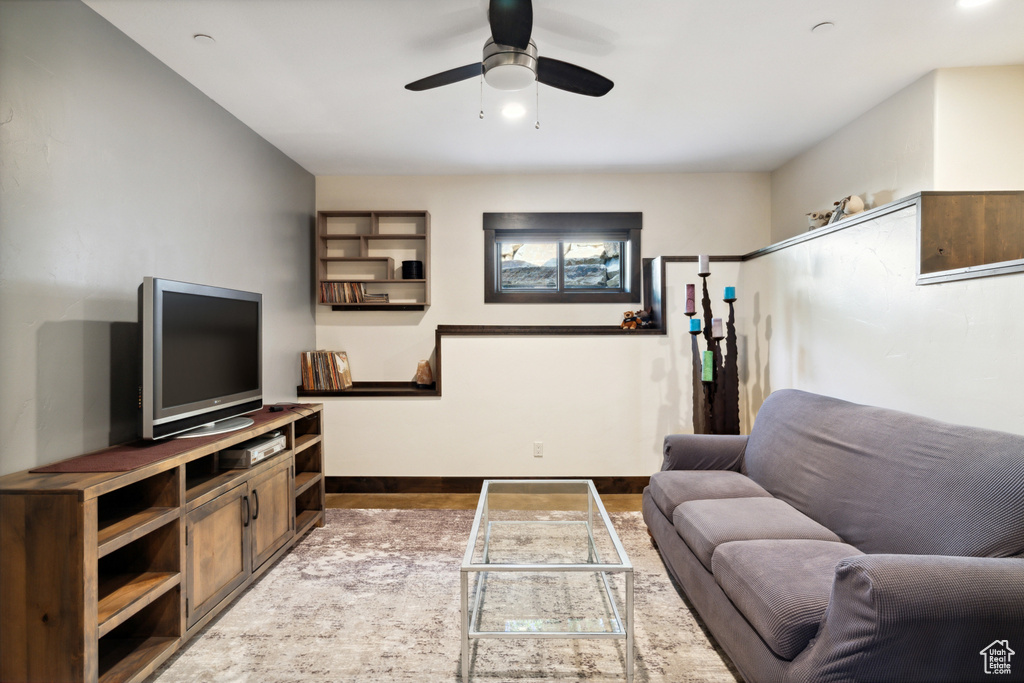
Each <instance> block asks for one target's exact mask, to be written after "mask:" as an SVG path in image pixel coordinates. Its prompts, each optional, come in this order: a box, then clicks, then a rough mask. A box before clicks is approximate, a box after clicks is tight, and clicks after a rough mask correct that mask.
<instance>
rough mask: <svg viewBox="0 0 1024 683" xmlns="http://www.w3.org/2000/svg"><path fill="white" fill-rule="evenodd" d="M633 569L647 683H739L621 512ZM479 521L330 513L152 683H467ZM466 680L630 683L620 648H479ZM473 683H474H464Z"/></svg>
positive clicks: (420, 514)
mask: <svg viewBox="0 0 1024 683" xmlns="http://www.w3.org/2000/svg"><path fill="white" fill-rule="evenodd" d="M611 517H612V522H613V524H614V526H615V529H616V531H617V532H618V534H619V537H620V539H621V540H622V543H623V546H624V547H625V549H626V552H627V554H628V555H629V557H630V560H631V561H632V562H633V567H634V582H635V587H634V601H635V619H636V625H635V638H636V664H635V669H634V677H635V679H634V680H636V681H637V682H638V683H687V682H698V681H700V682H705V681H707V682H711V683H719V682H721V683H737V681H740V682H741V679H740V677H739V675H738V674H736V673H735V670H734V669H733V667H732V665H731V664H730V663H729V662H728V660H727V659H726V658H725V656H724V655H723V654H722V653H721V652H719V651H718V650H717V649H716V648H715V646H714V644H713V642H712V641H710V640H709V638H708V637H707V635H706V634H705V632H704V631H703V630H702V627H701V625H700V623H699V622H698V620H697V618H696V616H695V614H694V613H693V612H691V610H690V608H689V607H688V606H687V605H686V603H685V602H684V600H683V599H682V598H681V596H680V594H679V593H678V588H677V587H676V586H675V584H674V583H673V582H672V580H671V579H670V578H669V575H668V572H667V570H666V569H665V567H664V565H663V564H662V562H661V558H660V556H659V555H658V553H657V551H656V550H655V549H654V548H653V547H652V545H651V542H650V539H649V537H648V535H647V531H646V527H645V525H644V523H643V519H642V517H641V515H640V513H639V512H624V513H612V514H611ZM472 521H473V512H472V511H471V510H328V511H327V524H326V526H324V527H323V528H321V529H314V530H313V531H312V532H310V533H309V534H308V535H307V536H306V537H305V538H303V539H302V540H301V541H300V542H299V543H298V544H296V546H295V547H294V548H293V549H292V551H291V552H290V553H288V554H287V555H286V556H284V557H283V558H281V560H280V561H279V562H278V563H277V565H276V566H274V567H273V568H272V569H271V570H270V571H269V572H267V574H265V575H264V576H263V578H262V579H260V580H259V581H258V582H256V583H255V584H254V585H253V586H251V587H250V588H249V589H248V590H247V591H246V592H245V593H243V594H242V595H241V596H240V597H239V598H238V600H237V601H236V602H235V603H234V604H233V605H232V606H231V607H230V608H229V609H228V610H226V611H225V612H224V613H222V614H221V615H220V616H219V617H218V618H217V619H215V620H214V621H212V622H211V623H210V624H209V625H208V626H207V627H206V628H205V629H203V631H202V632H201V633H199V634H197V635H196V636H195V637H194V638H193V639H192V640H190V641H189V642H188V643H187V644H186V645H185V647H184V648H183V649H182V650H180V651H179V652H178V653H176V654H175V656H174V657H172V658H171V659H170V660H169V661H168V662H167V663H165V664H164V665H163V666H162V667H161V668H160V669H159V670H158V671H157V672H156V675H155V676H154V679H153V680H154V681H155V682H156V683H179V682H180V683H196V682H197V681H210V682H214V681H215V682H217V683H224V682H227V683H230V682H235V681H238V682H242V681H251V682H253V683H256V682H259V683H286V682H289V681H296V682H298V681H304V682H306V681H315V682H327V681H331V682H338V681H366V682H368V683H369V682H373V683H376V682H385V681H388V682H390V681H402V682H405V681H408V682H410V683H411V682H413V681H415V682H416V683H433V682H447V681H451V682H453V683H454V682H457V681H460V680H461V673H460V656H461V648H460V642H459V635H460V629H459V567H460V564H461V561H462V555H463V552H464V551H465V544H466V540H467V538H468V536H469V531H470V527H471V526H472ZM473 652H474V654H473V656H472V659H471V661H472V667H471V670H470V678H469V681H516V682H517V683H541V682H544V681H590V682H594V683H605V682H609V681H625V680H626V676H625V669H624V644H623V643H622V641H611V640H484V641H478V644H477V645H476V647H475V648H474V649H473ZM469 681H467V682H465V683H469Z"/></svg>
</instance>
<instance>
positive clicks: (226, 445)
mask: <svg viewBox="0 0 1024 683" xmlns="http://www.w3.org/2000/svg"><path fill="white" fill-rule="evenodd" d="M252 417H255V418H256V420H255V422H256V424H255V426H253V427H250V428H249V429H245V430H242V431H238V432H233V433H231V434H227V435H223V436H215V437H211V438H210V439H205V440H198V441H196V440H193V441H191V442H182V443H178V446H177V448H169V449H167V450H169V451H176V452H175V453H174V454H173V455H169V456H168V457H166V458H161V459H157V460H153V461H150V462H148V463H146V464H142V465H139V466H138V467H135V468H134V469H126V470H117V471H62V472H49V473H42V472H16V473H13V474H9V475H6V476H3V477H0V682H2V683H7V682H8V681H22V682H25V683H54V682H55V681H61V682H62V683H140V682H141V681H143V680H145V679H146V677H147V676H149V675H150V674H152V673H153V672H154V671H155V670H156V669H157V668H159V667H160V665H161V664H163V663H164V662H165V661H167V660H168V659H169V658H170V657H171V656H172V655H173V654H174V653H175V651H177V650H178V649H179V648H180V647H181V646H182V645H184V644H185V642H186V641H187V640H188V639H189V638H191V637H193V636H194V635H196V634H198V633H200V632H201V631H202V629H203V627H204V626H206V624H208V623H210V622H211V621H212V620H214V619H216V618H217V615H218V614H221V613H223V611H224V610H225V609H227V608H228V606H229V605H231V603H232V601H233V600H234V599H235V598H237V597H238V596H239V595H241V594H242V593H243V592H244V591H245V590H246V588H248V587H249V586H250V585H252V583H253V582H254V581H256V580H257V579H258V578H259V577H260V576H263V575H264V574H265V573H266V572H267V571H269V570H270V569H271V567H274V566H275V564H274V563H275V562H276V561H277V559H278V558H280V557H282V556H283V555H284V554H285V553H287V552H288V550H289V548H291V547H292V546H293V545H294V544H295V543H297V542H298V540H299V539H300V538H302V536H303V535H304V534H305V533H306V532H307V531H309V530H310V529H311V528H313V527H314V526H322V525H323V522H324V495H325V490H324V476H323V465H324V444H323V419H322V406H321V405H318V404H312V405H310V404H307V405H297V404H292V405H289V406H287V407H286V408H285V410H283V411H280V412H271V411H270V410H269V408H268V409H265V410H263V411H260V412H259V413H257V414H254V415H252ZM275 431H280V432H282V433H283V435H284V437H285V442H286V444H287V449H286V450H284V451H281V452H279V453H276V454H274V455H272V456H270V457H268V458H266V459H264V460H261V461H260V462H259V463H257V464H256V465H254V466H253V467H251V468H248V469H228V468H224V467H221V462H220V454H221V453H222V452H223V451H225V450H228V449H231V448H233V447H235V446H237V445H238V444H240V443H242V442H244V441H247V440H249V439H252V438H255V437H260V436H265V435H267V434H270V433H272V432H275ZM174 443H175V442H169V444H170V445H171V446H173V445H174ZM128 446H135V449H134V450H136V451H138V450H144V446H145V444H140V443H139V442H135V443H134V444H129V445H128ZM154 447H155V448H159V446H158V445H157V446H154ZM116 450H118V447H114V448H111V449H107V451H116ZM104 452H105V451H101V452H99V453H97V454H94V456H95V457H96V458H102V457H103V453H104ZM89 457H93V456H86V458H89ZM69 462H70V461H69ZM283 580H284V581H286V582H287V581H289V580H290V579H289V578H288V577H287V576H285V577H284V579H283Z"/></svg>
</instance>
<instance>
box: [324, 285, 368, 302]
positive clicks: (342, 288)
mask: <svg viewBox="0 0 1024 683" xmlns="http://www.w3.org/2000/svg"><path fill="white" fill-rule="evenodd" d="M366 296H367V294H366V286H365V285H364V284H363V283H362V282H321V283H320V302H321V303H325V304H361V303H364V299H365V298H366Z"/></svg>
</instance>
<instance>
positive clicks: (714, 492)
mask: <svg viewBox="0 0 1024 683" xmlns="http://www.w3.org/2000/svg"><path fill="white" fill-rule="evenodd" d="M769 496H771V494H770V493H768V492H767V491H765V490H764V489H763V488H761V487H760V486H759V485H758V484H757V483H755V482H754V481H753V480H752V479H751V478H750V477H748V476H746V475H744V474H740V473H739V472H727V471H724V470H669V471H665V472H658V473H656V474H654V475H653V476H652V477H651V498H653V499H654V502H655V503H656V504H657V505H658V509H659V510H661V511H662V512H663V513H664V514H665V516H666V517H669V518H671V517H672V513H673V512H675V509H676V506H677V505H679V504H680V503H685V502H686V501H688V500H706V499H708V498H758V497H763V498H767V497H769Z"/></svg>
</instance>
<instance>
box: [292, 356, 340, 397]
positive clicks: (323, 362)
mask: <svg viewBox="0 0 1024 683" xmlns="http://www.w3.org/2000/svg"><path fill="white" fill-rule="evenodd" d="M299 365H300V370H301V372H302V388H303V389H305V390H306V391H344V390H346V389H350V388H351V387H352V372H351V371H350V370H349V367H348V354H347V353H345V352H344V351H304V352H302V353H301V354H300V356H299Z"/></svg>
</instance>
